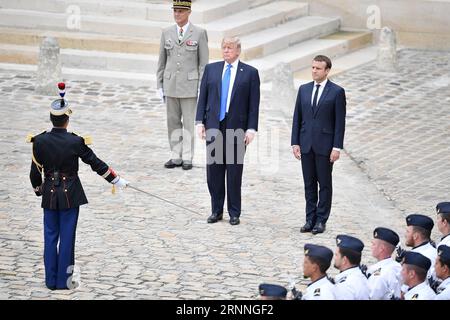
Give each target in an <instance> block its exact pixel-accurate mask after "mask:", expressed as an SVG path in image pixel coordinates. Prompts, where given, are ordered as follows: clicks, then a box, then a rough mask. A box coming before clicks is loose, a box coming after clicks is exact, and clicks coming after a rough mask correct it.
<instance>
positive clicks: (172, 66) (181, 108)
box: [157, 0, 209, 170]
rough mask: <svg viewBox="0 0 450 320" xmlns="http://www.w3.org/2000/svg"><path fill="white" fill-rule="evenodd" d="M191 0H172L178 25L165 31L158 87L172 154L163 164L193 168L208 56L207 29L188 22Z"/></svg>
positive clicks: (159, 61)
mask: <svg viewBox="0 0 450 320" xmlns="http://www.w3.org/2000/svg"><path fill="white" fill-rule="evenodd" d="M190 14H191V0H173V15H174V19H175V22H176V25H174V26H171V27H169V28H166V29H164V30H163V31H162V35H161V44H160V50H159V60H158V71H157V88H158V92H159V94H160V97H161V99H162V100H163V101H165V102H166V105H167V129H168V134H169V145H170V151H171V156H170V159H169V161H167V162H166V163H165V164H164V166H165V167H166V168H169V169H171V168H175V167H180V166H182V167H183V169H184V170H189V169H192V158H193V154H194V138H195V137H194V119H195V112H196V107H197V96H198V89H199V83H200V80H201V77H202V75H203V69H204V67H205V65H206V64H207V63H208V60H209V51H208V36H207V34H206V30H204V29H201V28H199V27H197V26H194V25H193V24H192V23H190V22H189V15H190Z"/></svg>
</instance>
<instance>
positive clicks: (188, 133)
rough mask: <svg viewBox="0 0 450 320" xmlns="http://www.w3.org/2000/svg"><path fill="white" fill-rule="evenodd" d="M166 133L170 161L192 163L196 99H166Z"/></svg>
mask: <svg viewBox="0 0 450 320" xmlns="http://www.w3.org/2000/svg"><path fill="white" fill-rule="evenodd" d="M166 101H167V131H168V136H169V145H170V151H171V155H170V159H172V160H174V162H175V163H180V162H181V160H183V161H184V162H187V163H192V158H193V157H194V141H195V131H194V122H195V111H196V108H197V98H174V97H166Z"/></svg>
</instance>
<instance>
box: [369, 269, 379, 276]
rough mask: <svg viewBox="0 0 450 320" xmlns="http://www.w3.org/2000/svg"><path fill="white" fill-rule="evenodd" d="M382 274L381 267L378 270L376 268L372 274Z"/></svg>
mask: <svg viewBox="0 0 450 320" xmlns="http://www.w3.org/2000/svg"><path fill="white" fill-rule="evenodd" d="M380 274H381V268H378V269H377V270H375V271H374V272H373V273H372V274H371V275H373V276H379V275H380Z"/></svg>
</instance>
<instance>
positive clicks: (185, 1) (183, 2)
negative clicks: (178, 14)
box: [172, 0, 191, 9]
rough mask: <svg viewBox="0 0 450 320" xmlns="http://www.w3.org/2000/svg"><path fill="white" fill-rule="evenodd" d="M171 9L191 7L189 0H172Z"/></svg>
mask: <svg viewBox="0 0 450 320" xmlns="http://www.w3.org/2000/svg"><path fill="white" fill-rule="evenodd" d="M172 8H173V9H191V0H173V6H172Z"/></svg>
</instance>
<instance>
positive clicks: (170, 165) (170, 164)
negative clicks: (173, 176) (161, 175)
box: [164, 159, 183, 169]
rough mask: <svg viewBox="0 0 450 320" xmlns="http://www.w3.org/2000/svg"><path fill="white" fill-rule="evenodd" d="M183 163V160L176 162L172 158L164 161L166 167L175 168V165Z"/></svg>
mask: <svg viewBox="0 0 450 320" xmlns="http://www.w3.org/2000/svg"><path fill="white" fill-rule="evenodd" d="M182 165H183V162H180V163H175V162H173V161H172V159H170V160H169V161H167V162H166V163H164V167H165V168H167V169H173V168H175V167H181V166H182Z"/></svg>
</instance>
